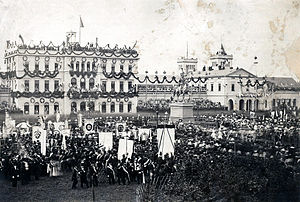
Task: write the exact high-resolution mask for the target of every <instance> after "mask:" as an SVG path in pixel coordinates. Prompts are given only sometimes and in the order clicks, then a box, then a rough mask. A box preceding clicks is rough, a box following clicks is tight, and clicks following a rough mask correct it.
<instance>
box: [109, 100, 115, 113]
mask: <svg viewBox="0 0 300 202" xmlns="http://www.w3.org/2000/svg"><path fill="white" fill-rule="evenodd" d="M114 112H115V103H114V102H112V103H111V104H110V113H114Z"/></svg>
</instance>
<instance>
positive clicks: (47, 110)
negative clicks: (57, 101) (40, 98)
mask: <svg viewBox="0 0 300 202" xmlns="http://www.w3.org/2000/svg"><path fill="white" fill-rule="evenodd" d="M44 113H45V114H49V103H48V102H45V104H44Z"/></svg>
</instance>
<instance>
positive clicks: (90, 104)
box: [88, 102, 95, 111]
mask: <svg viewBox="0 0 300 202" xmlns="http://www.w3.org/2000/svg"><path fill="white" fill-rule="evenodd" d="M88 107H89V111H95V103H94V102H89V104H88Z"/></svg>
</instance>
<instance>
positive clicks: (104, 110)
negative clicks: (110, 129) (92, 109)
mask: <svg viewBox="0 0 300 202" xmlns="http://www.w3.org/2000/svg"><path fill="white" fill-rule="evenodd" d="M101 111H102V113H106V102H102V106H101Z"/></svg>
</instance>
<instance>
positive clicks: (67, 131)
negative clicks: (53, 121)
mask: <svg viewBox="0 0 300 202" xmlns="http://www.w3.org/2000/svg"><path fill="white" fill-rule="evenodd" d="M61 135H62V136H63V139H62V149H66V148H67V143H66V137H70V136H71V130H70V129H66V128H65V129H63V130H62V131H61Z"/></svg>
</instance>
